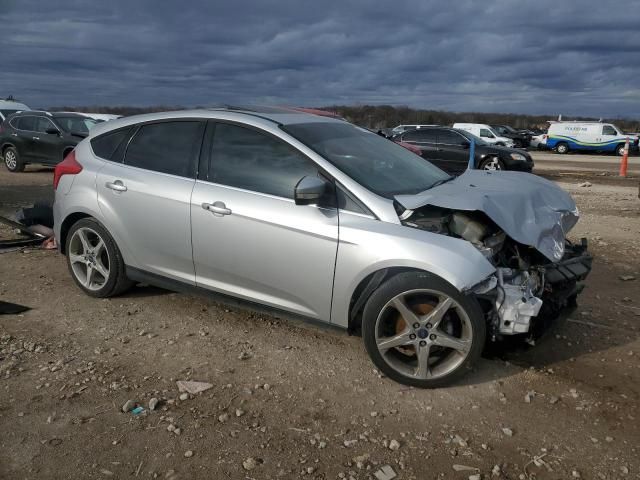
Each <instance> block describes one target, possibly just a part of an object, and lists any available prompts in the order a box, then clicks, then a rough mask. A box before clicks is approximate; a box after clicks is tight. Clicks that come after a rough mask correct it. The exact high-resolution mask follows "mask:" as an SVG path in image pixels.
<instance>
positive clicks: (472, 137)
mask: <svg viewBox="0 0 640 480" xmlns="http://www.w3.org/2000/svg"><path fill="white" fill-rule="evenodd" d="M454 130H455V131H456V132H458V133H459V134H460V135H462V136H464V137H465V138H466V139H467V140H469V141H472V140H473V141H474V142H475V144H476V145H489V144H488V143H487V142H485V141H484V140H482V139H481V138H480V137H476V136H475V135H474V134H473V133H471V132H467V131H466V130H459V129H457V128H454Z"/></svg>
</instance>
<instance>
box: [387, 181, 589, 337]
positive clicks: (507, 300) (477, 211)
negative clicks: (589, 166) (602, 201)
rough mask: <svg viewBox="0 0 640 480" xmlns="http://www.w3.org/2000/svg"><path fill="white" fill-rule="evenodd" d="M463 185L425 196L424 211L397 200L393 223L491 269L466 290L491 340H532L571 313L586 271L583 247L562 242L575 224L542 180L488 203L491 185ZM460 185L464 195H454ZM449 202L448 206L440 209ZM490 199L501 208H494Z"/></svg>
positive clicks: (573, 213)
mask: <svg viewBox="0 0 640 480" xmlns="http://www.w3.org/2000/svg"><path fill="white" fill-rule="evenodd" d="M465 176H466V177H467V178H466V182H464V181H462V182H461V181H460V180H461V179H463V180H464V177H465ZM469 177H470V176H467V174H465V175H463V176H461V177H459V178H458V179H456V180H455V181H454V182H451V183H452V184H454V185H452V186H449V187H448V189H447V191H445V193H444V195H442V194H441V195H435V194H436V192H429V193H430V195H429V203H427V204H424V202H425V199H424V198H422V199H421V200H417V199H416V198H415V197H414V198H411V199H409V198H407V197H405V198H402V199H398V198H397V200H398V203H397V210H398V213H399V217H400V220H401V222H402V223H403V225H405V226H407V227H412V228H419V229H422V230H427V231H431V232H433V233H438V234H442V235H448V236H451V237H455V238H462V239H464V240H466V241H468V242H470V243H471V244H473V245H474V246H475V248H476V249H477V250H478V251H479V252H480V253H482V254H483V255H484V256H485V258H486V259H487V260H488V261H490V262H491V263H492V264H493V266H494V267H495V269H496V270H495V273H494V274H493V275H491V276H490V277H488V278H487V279H485V280H484V281H483V282H481V283H480V284H478V285H475V286H473V287H472V288H471V289H470V292H472V293H473V294H475V295H476V296H477V298H478V299H479V301H480V303H481V305H482V306H483V309H484V312H485V316H486V318H487V322H488V326H489V332H490V335H491V338H492V339H494V340H495V339H497V338H499V337H500V336H503V335H516V334H529V335H537V334H539V333H541V332H542V331H543V330H544V329H545V327H547V326H548V325H549V323H550V322H551V321H552V320H553V319H555V318H556V317H557V316H558V314H559V313H560V312H561V310H562V309H563V308H565V307H567V306H574V305H575V303H576V297H577V295H578V294H579V293H580V292H581V290H582V288H583V287H584V283H583V282H584V280H585V278H586V277H587V275H588V274H589V272H590V271H591V263H592V257H591V255H589V253H588V251H587V244H586V240H585V239H582V241H581V243H580V244H573V243H571V242H570V241H569V240H567V239H566V234H567V233H568V231H569V230H570V229H571V228H572V227H573V226H574V225H575V223H576V222H577V219H578V213H577V209H576V207H575V204H574V203H573V200H572V199H571V198H570V197H569V195H568V194H566V193H565V192H563V191H562V190H560V189H559V188H558V187H557V186H555V185H553V184H551V183H550V182H546V181H545V180H543V181H542V182H540V180H542V179H537V178H536V179H535V180H530V179H528V178H523V179H522V182H523V183H524V184H522V183H520V182H515V186H511V188H508V189H507V191H506V192H505V190H504V189H502V190H501V191H500V193H499V194H498V195H492V196H489V195H487V193H488V192H487V190H493V189H488V188H487V185H486V182H492V179H490V180H487V179H486V178H485V177H479V176H478V175H477V174H474V176H473V177H472V178H469ZM494 177H498V176H496V175H494ZM528 177H533V176H532V175H528ZM499 178H500V180H501V181H502V180H504V179H503V177H499ZM478 179H479V181H478ZM470 180H471V181H472V183H471V182H470ZM517 180H518V181H520V180H521V178H517ZM467 182H468V183H471V185H467V186H470V187H471V188H472V189H473V190H471V192H469V190H468V189H466V190H465V191H462V190H461V188H460V187H461V186H465V183H467ZM483 182H484V183H485V184H484V185H481V186H482V187H484V188H479V187H478V185H477V184H481V183H483ZM545 182H546V183H545ZM456 183H457V184H458V185H455V184H456ZM444 186H445V185H443V187H444ZM492 186H494V187H495V184H492ZM438 188H440V187H438ZM532 189H535V192H533V193H532V192H531V190H532ZM433 190H436V189H433ZM456 195H457V196H456ZM453 196H456V198H455V201H452V202H448V201H447V198H450V197H453ZM423 197H424V196H423ZM496 197H498V198H499V199H500V200H498V201H502V202H504V203H502V204H500V205H498V204H497V203H496ZM401 201H403V202H402V203H401ZM412 201H413V203H412ZM420 203H423V204H422V205H419V204H420ZM405 204H409V205H411V206H413V207H415V208H411V209H409V208H406V206H405ZM418 205H419V206H418ZM455 207H458V208H455Z"/></svg>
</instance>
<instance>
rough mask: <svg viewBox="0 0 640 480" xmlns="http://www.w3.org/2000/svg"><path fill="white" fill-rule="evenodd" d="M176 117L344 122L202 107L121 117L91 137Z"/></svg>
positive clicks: (271, 110) (267, 109) (287, 112)
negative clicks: (138, 124)
mask: <svg viewBox="0 0 640 480" xmlns="http://www.w3.org/2000/svg"><path fill="white" fill-rule="evenodd" d="M173 118H203V119H217V118H219V119H221V120H230V121H233V120H236V121H246V120H252V122H251V123H253V124H263V125H269V126H273V125H274V124H277V125H292V124H296V123H336V122H337V123H344V120H339V119H336V118H332V117H327V116H324V115H315V114H311V113H305V112H302V111H300V110H295V109H294V108H287V107H272V106H232V105H225V106H221V107H212V108H202V109H193V110H176V111H171V112H156V113H145V114H142V115H132V116H130V117H122V118H118V119H115V120H110V121H109V122H104V123H101V124H98V125H96V126H95V127H93V128H92V129H91V135H90V136H91V137H95V136H97V135H100V134H102V133H106V132H109V131H111V130H115V129H117V128H121V127H126V126H129V125H135V124H137V123H143V122H152V121H155V120H170V119H173Z"/></svg>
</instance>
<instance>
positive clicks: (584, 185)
mask: <svg viewBox="0 0 640 480" xmlns="http://www.w3.org/2000/svg"><path fill="white" fill-rule="evenodd" d="M578 186H579V187H587V188H588V187H590V186H591V182H582V183H581V184H580V185H578Z"/></svg>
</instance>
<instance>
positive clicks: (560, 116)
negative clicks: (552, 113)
mask: <svg viewBox="0 0 640 480" xmlns="http://www.w3.org/2000/svg"><path fill="white" fill-rule="evenodd" d="M558 121H559V122H561V121H562V114H560V115H558Z"/></svg>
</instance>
